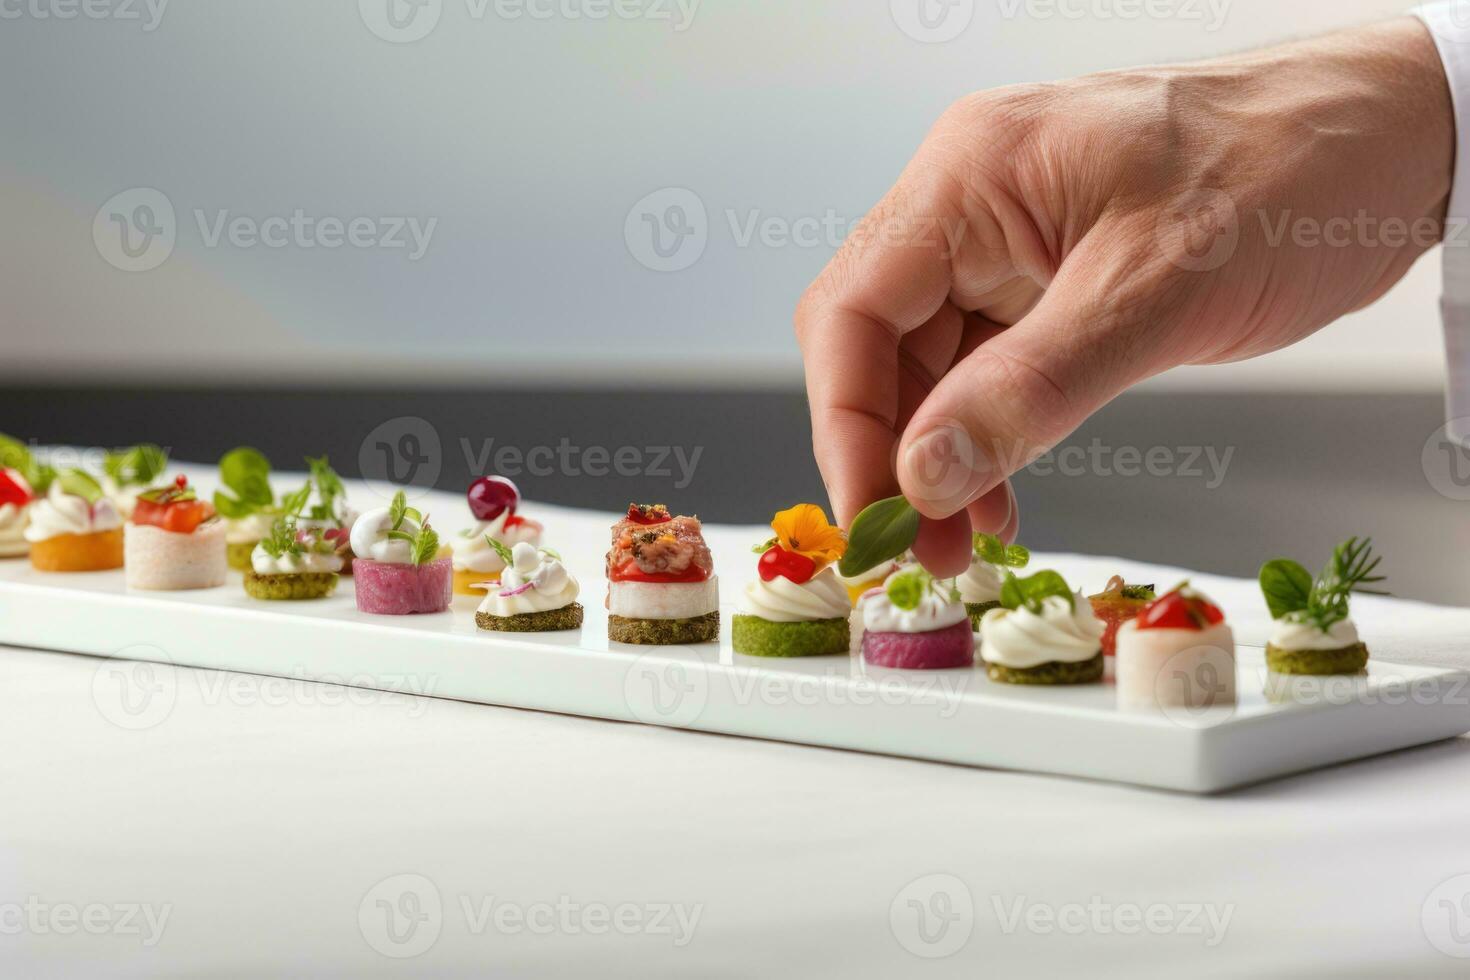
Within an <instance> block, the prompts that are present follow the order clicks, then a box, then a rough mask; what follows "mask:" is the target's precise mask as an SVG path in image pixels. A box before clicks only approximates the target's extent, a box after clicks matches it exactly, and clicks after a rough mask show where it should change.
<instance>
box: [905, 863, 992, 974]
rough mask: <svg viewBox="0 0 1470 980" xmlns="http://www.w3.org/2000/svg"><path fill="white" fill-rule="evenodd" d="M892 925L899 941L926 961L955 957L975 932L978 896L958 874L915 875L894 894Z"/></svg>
mask: <svg viewBox="0 0 1470 980" xmlns="http://www.w3.org/2000/svg"><path fill="white" fill-rule="evenodd" d="M888 926H889V928H890V929H892V930H893V938H894V939H897V940H898V944H899V945H900V946H902V947H903V948H904V949H906V950H908V951H909V952H910V953H913V954H914V955H915V956H919V957H922V958H924V959H926V960H937V959H943V958H944V957H946V956H953V955H954V954H955V953H958V952H959V951H960V950H961V949H963V948H964V947H965V944H966V943H968V942H969V941H970V934H971V933H972V932H974V931H975V899H974V896H972V895H971V894H970V889H969V886H967V885H966V884H965V883H964V882H963V881H961V880H960V879H958V878H956V877H955V876H954V875H946V874H932V875H924V876H923V877H922V878H915V879H914V880H913V881H911V882H909V883H908V884H907V885H905V886H904V887H903V889H902V890H901V891H900V892H899V893H898V894H897V895H895V896H894V897H893V903H892V904H891V905H889V907H888Z"/></svg>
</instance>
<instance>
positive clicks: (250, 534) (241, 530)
mask: <svg viewBox="0 0 1470 980" xmlns="http://www.w3.org/2000/svg"><path fill="white" fill-rule="evenodd" d="M278 516H279V515H278V514H273V513H271V512H270V511H264V510H258V511H256V512H255V513H253V514H249V515H247V516H245V517H232V518H230V519H229V520H228V521H226V522H225V541H226V542H227V543H229V544H249V543H250V542H252V541H259V540H260V539H261V538H266V537H270V533H271V526H272V525H274V524H275V523H276V518H277V517H278Z"/></svg>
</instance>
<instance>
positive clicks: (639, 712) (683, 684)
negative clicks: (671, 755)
mask: <svg viewBox="0 0 1470 980" xmlns="http://www.w3.org/2000/svg"><path fill="white" fill-rule="evenodd" d="M623 700H624V701H625V702H626V703H627V705H628V710H629V711H631V712H633V716H634V717H635V718H637V719H638V720H639V721H641V722H643V723H644V724H646V725H662V726H664V727H666V728H687V727H689V726H690V725H692V724H694V722H695V721H697V720H698V719H699V716H700V715H701V714H703V713H704V706H705V705H706V704H708V703H709V674H708V673H707V672H706V671H705V670H704V669H703V668H702V667H701V666H700V665H699V664H693V663H685V662H683V661H680V660H667V659H665V658H663V657H658V656H655V655H651V654H645V655H643V656H640V657H639V658H638V659H637V660H634V661H633V662H632V663H631V664H629V665H628V672H627V673H626V674H624V675H623Z"/></svg>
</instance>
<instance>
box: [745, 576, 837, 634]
mask: <svg viewBox="0 0 1470 980" xmlns="http://www.w3.org/2000/svg"><path fill="white" fill-rule="evenodd" d="M740 612H741V614H742V615H746V616H757V617H759V618H761V619H764V620H767V621H769V622H772V623H811V622H816V621H818V620H823V619H846V618H847V617H848V616H850V615H851V614H852V603H851V601H850V600H849V599H848V597H847V587H846V586H844V585H843V584H842V582H841V580H840V579H838V577H837V572H836V571H835V570H834V569H832V568H830V567H828V568H824V569H822V570H821V571H820V572H818V573H817V574H816V575H814V576H812V578H811V579H810V580H809V581H807V582H803V583H801V584H797V583H796V582H793V581H791V579H789V578H783V577H781V576H779V575H778V576H777V577H776V578H773V579H771V581H769V582H767V581H764V580H762V579H756V580H755V581H754V582H751V583H750V584H749V585H747V586H746V587H745V592H744V593H743V594H742V595H741V596H740Z"/></svg>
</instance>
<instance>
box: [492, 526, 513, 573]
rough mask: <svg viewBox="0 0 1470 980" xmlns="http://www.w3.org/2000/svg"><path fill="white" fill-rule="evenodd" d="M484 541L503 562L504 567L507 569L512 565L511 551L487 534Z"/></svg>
mask: <svg viewBox="0 0 1470 980" xmlns="http://www.w3.org/2000/svg"><path fill="white" fill-rule="evenodd" d="M485 541H486V543H488V544H489V545H490V550H491V551H493V552H495V554H496V556H497V557H499V558H500V560H501V561H503V562H505V566H506V567H507V568H509V567H510V566H511V564H512V561H511V559H512V555H511V550H510V549H509V548H507V547H506V546H505V545H503V544H501V543H500V542H499V541H496V540H495V539H494V538H492V537H491V536H490V535H488V534H487V535H485Z"/></svg>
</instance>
